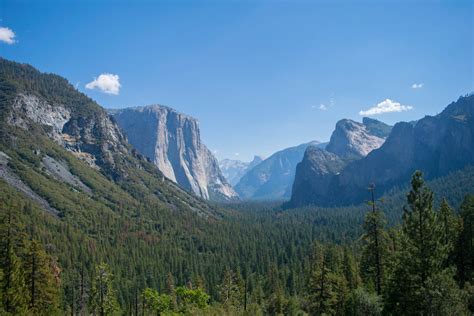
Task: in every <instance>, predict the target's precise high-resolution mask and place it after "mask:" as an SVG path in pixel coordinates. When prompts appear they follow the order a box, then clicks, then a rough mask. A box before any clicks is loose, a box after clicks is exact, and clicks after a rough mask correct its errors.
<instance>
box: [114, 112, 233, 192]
mask: <svg viewBox="0 0 474 316" xmlns="http://www.w3.org/2000/svg"><path fill="white" fill-rule="evenodd" d="M111 113H112V114H113V116H114V118H115V120H116V121H117V123H118V125H119V126H120V128H121V130H122V131H123V132H124V134H125V135H126V136H127V139H128V141H129V142H130V143H131V144H132V145H133V146H134V147H135V148H136V149H137V150H138V151H139V152H140V153H141V154H143V155H145V156H146V157H148V158H149V159H150V160H151V161H152V162H153V163H154V164H155V165H156V166H157V167H158V169H159V170H160V171H161V172H163V174H164V175H165V176H166V177H167V178H168V179H171V180H172V181H174V182H176V183H178V184H179V185H180V186H182V187H183V188H185V189H186V190H188V191H190V192H193V193H194V194H196V195H197V196H200V197H202V198H204V199H206V200H209V199H211V200H217V201H222V200H224V201H226V200H234V199H236V198H237V194H236V193H235V191H234V190H233V189H232V187H231V186H230V185H229V184H228V183H227V180H226V179H225V178H224V176H223V175H222V173H221V171H220V169H219V165H218V162H217V160H216V158H215V157H214V155H213V154H212V153H211V151H210V150H209V149H208V148H207V147H206V146H205V145H204V144H203V143H202V141H201V137H200V131H199V124H198V122H197V120H196V119H194V118H192V117H190V116H188V115H185V114H182V113H179V112H177V111H175V110H174V109H172V108H170V107H166V106H161V105H150V106H144V107H135V108H127V109H122V110H114V111H112V112H111Z"/></svg>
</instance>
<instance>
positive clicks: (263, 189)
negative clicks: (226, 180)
mask: <svg viewBox="0 0 474 316" xmlns="http://www.w3.org/2000/svg"><path fill="white" fill-rule="evenodd" d="M310 145H314V146H324V145H325V144H321V143H319V142H317V141H313V142H310V143H306V144H301V145H299V146H295V147H290V148H286V149H283V150H281V151H278V152H276V153H274V154H273V155H271V156H270V157H268V158H267V159H265V160H264V161H262V162H261V163H260V164H258V165H257V166H255V167H254V168H252V169H251V170H249V171H248V172H247V173H246V174H245V175H244V176H243V177H242V178H241V179H240V181H239V182H238V183H237V184H236V185H235V187H234V188H235V190H236V191H237V193H238V194H239V196H240V197H241V198H243V199H254V200H275V199H285V198H289V197H290V195H291V185H292V183H293V180H294V177H295V168H296V165H297V164H298V162H300V161H301V159H302V158H303V155H304V152H305V150H306V148H307V147H308V146H310Z"/></svg>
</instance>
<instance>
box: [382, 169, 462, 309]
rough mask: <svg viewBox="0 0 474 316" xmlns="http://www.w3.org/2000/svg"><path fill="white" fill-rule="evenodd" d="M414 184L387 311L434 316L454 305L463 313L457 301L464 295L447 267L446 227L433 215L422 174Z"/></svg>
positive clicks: (431, 197) (429, 196) (413, 180)
mask: <svg viewBox="0 0 474 316" xmlns="http://www.w3.org/2000/svg"><path fill="white" fill-rule="evenodd" d="M411 184H412V189H411V191H410V192H409V194H408V195H407V201H408V208H405V209H404V214H403V224H402V234H401V249H400V251H399V253H398V263H397V266H396V268H395V271H394V272H393V275H392V279H391V282H390V286H389V290H388V298H387V305H386V310H387V312H388V313H393V314H410V315H411V314H421V315H430V314H433V313H435V312H436V310H435V309H434V306H436V308H437V309H446V308H447V306H450V305H451V308H453V309H454V310H456V309H458V310H462V309H463V303H462V302H461V301H460V300H457V299H453V298H455V297H460V295H459V289H458V288H457V287H456V286H455V284H454V283H453V282H452V276H453V274H452V271H451V270H449V269H446V268H445V267H444V263H445V260H446V258H447V255H448V252H447V250H448V248H447V247H446V246H445V245H444V243H443V231H442V224H441V222H440V221H439V218H438V217H437V216H436V213H435V212H434V211H433V206H432V204H433V193H432V192H431V191H430V190H429V189H428V188H426V187H425V186H424V181H423V178H422V174H421V172H419V171H417V172H415V174H414V175H413V178H412V181H411ZM449 280H451V281H449ZM441 293H444V294H443V295H441Z"/></svg>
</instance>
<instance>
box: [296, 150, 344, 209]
mask: <svg viewBox="0 0 474 316" xmlns="http://www.w3.org/2000/svg"><path fill="white" fill-rule="evenodd" d="M346 164H347V162H346V161H345V160H343V159H342V158H341V157H339V156H338V155H336V154H333V153H330V152H328V151H326V150H324V149H320V148H317V147H314V146H310V147H308V148H307V149H306V151H305V153H304V157H303V160H302V161H301V163H299V164H298V165H297V167H296V176H295V181H294V183H293V191H292V192H293V194H292V196H291V201H292V203H294V204H296V205H302V204H304V202H305V201H307V199H308V195H309V194H310V195H311V198H314V199H318V200H321V199H325V198H328V197H329V198H330V197H331V196H330V194H329V192H328V188H329V186H330V182H331V179H332V176H333V175H335V174H337V173H339V172H340V171H341V170H342V169H343V168H344V166H345V165H346Z"/></svg>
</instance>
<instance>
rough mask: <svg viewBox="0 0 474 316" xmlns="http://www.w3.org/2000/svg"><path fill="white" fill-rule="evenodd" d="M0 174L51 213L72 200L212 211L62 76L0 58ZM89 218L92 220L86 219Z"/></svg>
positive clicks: (61, 211) (63, 210)
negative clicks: (139, 150)
mask: <svg viewBox="0 0 474 316" xmlns="http://www.w3.org/2000/svg"><path fill="white" fill-rule="evenodd" d="M0 100H1V102H0V120H1V128H0V136H1V138H0V152H1V154H2V157H3V158H2V161H3V163H2V164H1V166H0V167H1V168H0V177H1V178H2V179H3V181H5V182H6V183H7V184H8V185H10V186H12V187H14V188H16V189H17V190H19V191H20V192H23V193H24V194H25V195H26V196H28V197H30V198H31V199H33V200H35V201H37V202H38V203H39V204H40V205H42V206H44V207H43V208H44V209H45V210H47V211H50V213H52V214H55V215H58V216H66V214H69V213H74V214H77V215H78V214H81V212H78V209H77V207H80V208H90V209H100V210H101V212H108V211H107V210H110V209H111V208H115V207H116V206H113V205H115V204H114V203H116V205H122V208H123V209H124V210H125V209H127V207H130V208H131V209H134V211H136V208H137V205H139V204H141V203H142V202H141V201H147V204H149V205H150V207H151V206H153V207H155V208H156V209H163V208H170V209H175V210H180V211H181V212H191V213H199V214H201V215H204V216H214V215H215V211H214V210H213V209H212V208H210V207H209V206H208V205H207V204H206V203H204V201H202V200H200V199H198V198H195V197H193V196H191V195H189V194H187V193H186V192H185V191H183V190H182V189H181V188H180V187H178V186H177V185H175V184H174V183H173V182H171V181H168V180H167V179H166V178H165V177H164V176H163V174H162V173H161V172H160V171H159V170H158V169H157V168H156V167H155V166H153V165H152V164H151V163H149V162H147V160H146V159H145V158H144V157H143V156H142V155H140V154H138V153H137V152H136V151H135V150H134V149H133V148H132V147H131V146H130V144H129V143H128V142H127V141H126V138H125V137H124V136H123V135H122V133H121V131H120V129H119V127H118V126H117V124H116V123H115V121H114V119H113V118H112V117H110V116H109V114H108V113H107V112H106V111H105V110H104V109H103V108H101V107H100V106H99V105H98V104H97V103H95V102H94V101H93V100H91V99H90V98H88V97H87V96H85V95H84V94H82V93H80V92H78V91H77V90H76V89H75V88H74V87H73V86H72V85H71V84H69V83H68V82H67V80H65V79H64V78H62V77H60V76H57V75H54V74H44V73H40V72H39V71H37V70H36V69H34V68H33V67H31V66H29V65H26V64H18V63H15V62H10V61H8V60H6V59H0ZM91 225H92V223H91Z"/></svg>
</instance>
